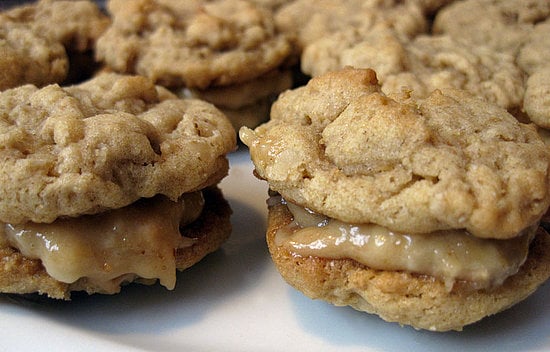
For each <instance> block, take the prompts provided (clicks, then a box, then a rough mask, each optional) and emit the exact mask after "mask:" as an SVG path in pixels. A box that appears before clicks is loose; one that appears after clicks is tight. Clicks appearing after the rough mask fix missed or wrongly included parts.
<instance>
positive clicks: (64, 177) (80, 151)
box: [0, 74, 235, 223]
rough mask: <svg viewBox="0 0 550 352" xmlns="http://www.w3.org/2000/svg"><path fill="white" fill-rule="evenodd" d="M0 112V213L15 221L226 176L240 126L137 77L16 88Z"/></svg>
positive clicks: (107, 205)
mask: <svg viewBox="0 0 550 352" xmlns="http://www.w3.org/2000/svg"><path fill="white" fill-rule="evenodd" d="M0 116H2V124H1V125H2V130H1V133H0V135H1V136H2V151H1V156H0V159H1V163H0V177H1V178H2V180H3V182H2V187H0V195H1V196H0V198H1V199H2V201H1V202H0V220H1V221H3V222H8V223H22V222H25V221H29V220H30V221H34V222H51V221H53V220H55V219H56V218H58V217H60V216H78V215H81V214H90V213H97V212H99V211H103V210H106V209H112V208H119V207H122V206H124V205H127V204H130V203H132V202H134V201H136V200H137V199H138V198H141V197H151V196H153V195H155V194H164V195H166V196H168V197H170V198H171V199H177V198H178V197H179V196H180V195H181V194H182V193H185V192H191V191H194V190H199V189H201V188H204V187H205V186H207V185H212V184H216V183H217V182H218V181H219V180H220V179H221V178H222V177H224V176H225V175H226V173H227V168H228V162H227V159H226V158H225V154H226V153H228V152H229V151H232V150H233V148H234V147H235V131H234V129H233V128H232V126H231V124H230V122H229V121H228V120H227V118H226V117H225V116H224V115H223V114H222V113H221V112H220V111H219V110H218V109H216V108H215V107H214V106H213V105H211V104H209V103H206V102H203V101H200V100H194V99H188V100H184V99H178V98H177V97H176V96H174V95H173V94H171V93H169V92H168V91H167V90H166V89H162V88H158V87H155V85H154V84H153V83H152V81H150V80H148V79H146V78H144V77H138V76H122V75H117V74H103V75H100V76H98V77H96V78H94V79H92V80H89V81H87V82H84V83H82V84H79V85H74V86H69V87H64V88H62V87H60V86H58V85H50V86H46V87H44V88H42V89H38V88H37V87H35V86H32V85H26V86H22V87H19V88H14V89H9V90H6V91H4V92H2V93H1V94H0ZM182 170H184V171H182ZM168 181H170V182H168Z"/></svg>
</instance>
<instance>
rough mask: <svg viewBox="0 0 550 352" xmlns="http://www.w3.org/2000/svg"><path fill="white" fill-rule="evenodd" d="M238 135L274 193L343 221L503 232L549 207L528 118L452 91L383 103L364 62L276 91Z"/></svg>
mask: <svg viewBox="0 0 550 352" xmlns="http://www.w3.org/2000/svg"><path fill="white" fill-rule="evenodd" d="M240 137H241V140H242V141H243V142H244V143H245V144H246V145H247V146H248V147H249V148H250V153H251V158H252V160H253V162H254V165H255V169H256V173H257V174H258V176H259V177H261V178H263V179H266V180H267V182H268V183H269V186H270V187H271V188H272V189H273V190H275V191H277V192H279V193H280V194H281V195H282V196H283V197H284V198H286V199H288V200H289V201H292V202H294V203H296V204H299V205H301V206H303V207H306V208H309V209H311V210H313V211H315V212H319V213H322V214H324V215H326V216H329V217H333V218H336V219H339V220H342V221H344V222H350V223H375V224H379V225H382V226H385V227H387V228H389V229H391V230H393V231H400V232H409V233H426V232H432V231H436V230H445V229H453V228H454V229H466V230H468V231H469V232H470V233H472V234H473V235H475V236H478V237H485V238H511V237H514V236H516V235H517V234H518V232H519V231H521V230H522V229H524V228H526V227H527V226H529V225H532V224H533V223H535V222H536V221H538V219H540V217H541V216H542V215H543V214H544V212H545V211H546V209H547V207H548V205H549V204H550V194H549V192H548V169H549V164H550V156H549V154H548V151H547V148H546V146H545V145H544V142H543V141H542V140H541V138H540V137H539V135H538V134H537V132H536V129H535V127H534V126H532V125H525V124H521V123H519V122H518V121H517V120H516V119H515V118H514V117H513V116H512V115H510V114H508V113H507V112H506V110H504V109H502V108H500V107H497V106H495V105H493V104H490V103H488V102H486V101H485V100H481V99H479V98H477V97H475V96H473V95H471V94H468V93H466V92H464V91H460V90H451V89H449V90H444V91H435V92H434V93H433V94H431V95H430V96H429V97H427V98H426V99H419V100H416V99H413V98H411V97H409V96H406V95H403V96H396V97H395V99H391V98H389V97H387V96H385V95H384V94H382V93H381V92H380V88H379V86H378V85H377V81H376V75H375V73H374V71H372V70H359V69H352V68H345V69H343V70H341V71H334V72H331V73H328V74H325V75H322V76H319V77H316V78H313V79H312V80H311V81H310V82H309V83H308V84H307V85H306V86H304V87H300V88H297V89H295V90H291V91H287V92H285V93H283V94H282V95H281V96H280V97H279V99H278V100H277V101H276V102H275V103H274V105H273V107H272V110H271V120H270V121H269V122H267V123H265V124H263V125H261V126H259V127H257V128H256V129H255V130H254V131H252V130H250V129H247V128H243V129H241V131H240Z"/></svg>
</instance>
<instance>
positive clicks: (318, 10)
mask: <svg viewBox="0 0 550 352" xmlns="http://www.w3.org/2000/svg"><path fill="white" fill-rule="evenodd" d="M420 5H421V2H416V1H405V2H403V1H397V0H369V1H363V0H350V1H344V2H342V1H339V0H296V1H292V2H290V3H288V4H285V5H283V6H282V7H281V8H279V9H278V10H277V11H276V13H275V22H276V24H277V27H278V28H279V29H280V30H281V31H283V32H284V33H288V34H289V36H290V37H291V38H292V40H293V43H294V45H295V46H296V50H297V51H298V53H301V51H302V50H303V49H304V48H305V47H307V46H308V45H309V44H310V43H312V42H314V41H316V40H317V39H320V38H323V37H325V36H327V35H330V34H331V33H334V32H335V31H339V30H341V29H346V28H353V27H356V26H365V25H369V26H372V25H374V24H378V23H384V24H385V25H387V26H388V27H391V28H393V29H394V30H395V31H396V32H397V33H399V34H400V35H403V36H405V37H414V36H415V35H417V34H419V33H425V32H426V31H427V30H428V21H427V19H426V16H425V13H424V9H423V8H422V7H421V6H420Z"/></svg>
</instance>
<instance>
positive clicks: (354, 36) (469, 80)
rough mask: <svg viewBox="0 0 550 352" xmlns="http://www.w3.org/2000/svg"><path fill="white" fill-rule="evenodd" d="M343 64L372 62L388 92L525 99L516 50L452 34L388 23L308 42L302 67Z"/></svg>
mask: <svg viewBox="0 0 550 352" xmlns="http://www.w3.org/2000/svg"><path fill="white" fill-rule="evenodd" d="M345 66H353V67H356V68H372V69H373V70H375V71H376V74H377V78H378V79H379V82H380V84H381V86H382V91H383V92H384V93H386V94H389V93H395V92H400V91H401V90H403V89H408V90H412V94H413V95H414V96H415V97H426V96H427V95H428V94H429V93H431V92H432V91H433V90H434V89H438V88H457V89H464V90H467V91H469V92H470V93H473V94H475V95H479V96H481V97H484V98H486V99H487V100H489V101H490V102H493V103H495V104H497V105H499V106H501V107H503V108H506V109H517V108H519V107H520V106H521V104H522V101H523V93H524V91H525V87H524V77H523V72H522V71H521V69H520V68H519V67H518V66H517V65H516V64H515V60H514V56H513V55H511V54H507V53H499V52H496V51H494V50H491V49H490V48H487V47H483V46H474V45H470V44H467V43H462V42H459V41H457V40H455V39H454V38H452V37H451V36H448V35H440V36H432V35H419V36H417V37H415V38H414V39H407V38H403V37H402V36H399V35H398V34H397V33H395V31H394V30H392V29H390V28H387V27H386V26H374V27H372V28H367V27H357V28H349V29H347V30H342V31H340V32H337V33H334V34H332V35H330V36H327V37H324V38H322V39H319V40H317V41H316V42H314V43H312V44H310V45H309V46H308V47H307V48H306V49H305V51H304V53H303V55H302V70H303V71H304V72H305V73H307V74H310V75H313V76H318V75H321V74H323V73H326V72H328V71H333V70H337V69H341V68H343V67H345Z"/></svg>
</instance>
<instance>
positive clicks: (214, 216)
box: [0, 187, 231, 300]
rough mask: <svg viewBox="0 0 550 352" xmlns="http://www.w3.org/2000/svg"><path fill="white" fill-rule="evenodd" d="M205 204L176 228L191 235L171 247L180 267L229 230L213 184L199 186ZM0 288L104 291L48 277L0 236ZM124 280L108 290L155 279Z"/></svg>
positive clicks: (54, 294) (225, 207)
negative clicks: (182, 244) (194, 217)
mask: <svg viewBox="0 0 550 352" xmlns="http://www.w3.org/2000/svg"><path fill="white" fill-rule="evenodd" d="M203 194H204V197H205V207H204V210H203V212H202V214H201V216H200V217H199V218H198V219H197V220H196V221H194V222H193V223H191V224H189V225H186V226H185V227H182V228H180V233H181V235H182V236H183V237H184V238H187V239H191V240H192V241H193V244H192V245H191V246H185V247H181V248H174V255H175V259H176V267H177V269H178V270H184V269H187V268H189V267H190V266H192V265H194V264H196V263H197V262H199V261H200V260H201V259H202V258H204V257H205V256H206V255H207V254H209V253H211V252H213V251H215V250H216V249H218V248H219V247H220V245H221V244H222V243H223V242H224V241H225V240H226V239H227V238H228V237H229V235H230V233H231V222H230V215H231V209H230V208H229V204H228V203H227V201H226V200H225V199H224V198H223V195H222V193H221V191H220V190H219V189H218V188H216V187H210V188H207V189H205V190H203ZM0 258H1V259H2V261H1V262H2V264H1V265H0V291H1V292H4V293H17V294H25V293H35V292H36V293H39V294H44V295H47V296H48V297H50V298H55V299H66V300H67V299H70V297H71V293H72V292H74V291H86V292H87V293H88V294H94V293H106V292H104V289H105V288H104V287H100V286H97V285H96V284H94V282H93V281H90V280H88V279H86V278H81V279H79V280H78V281H76V282H73V283H65V282H61V281H58V280H56V279H54V278H53V277H51V276H50V275H49V274H48V273H47V271H46V270H45V268H44V266H43V265H42V263H41V262H40V260H38V259H30V258H26V257H25V256H23V255H22V254H21V253H20V252H19V251H18V250H16V249H13V248H12V247H10V246H9V245H8V244H6V243H3V242H2V241H1V240H0ZM125 279H126V281H123V282H116V281H117V280H115V283H114V284H113V287H112V288H111V289H112V291H110V292H108V293H110V294H114V293H117V292H119V291H120V289H121V287H120V285H121V284H127V283H129V282H139V283H143V284H152V283H154V282H155V281H156V280H151V279H142V278H138V277H135V276H126V277H125Z"/></svg>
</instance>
